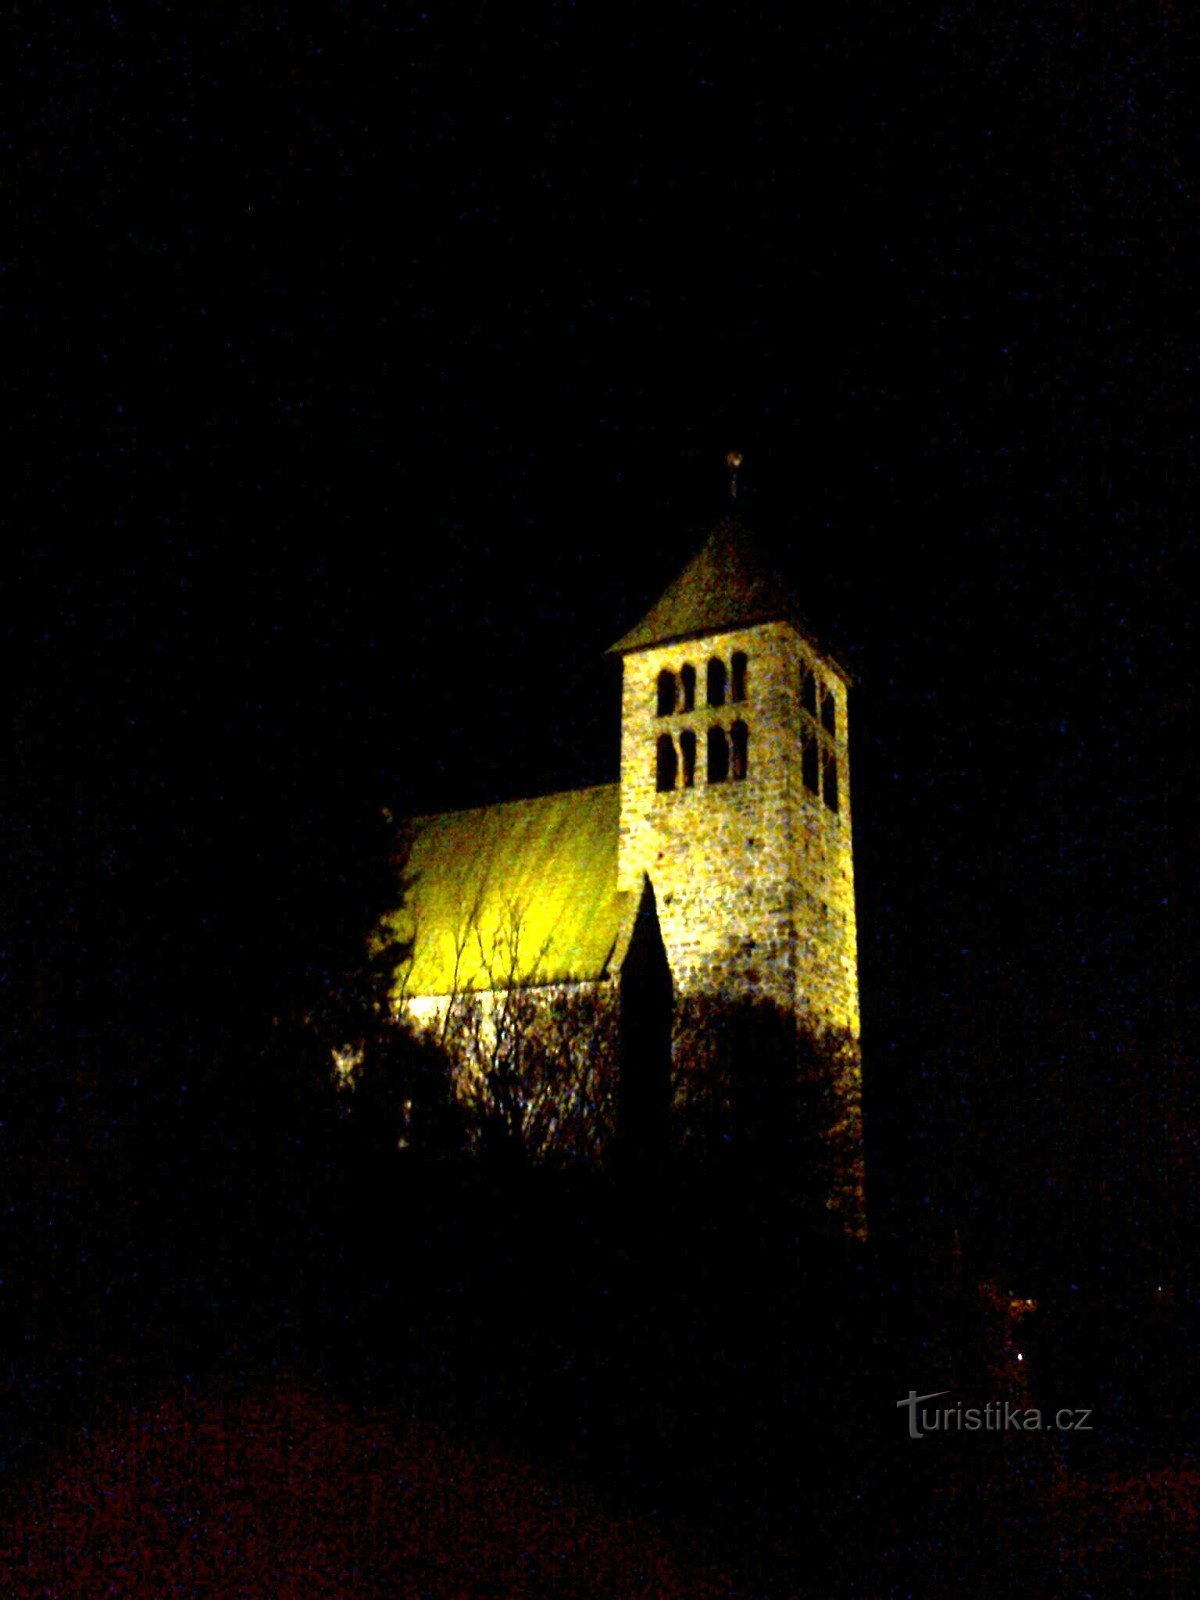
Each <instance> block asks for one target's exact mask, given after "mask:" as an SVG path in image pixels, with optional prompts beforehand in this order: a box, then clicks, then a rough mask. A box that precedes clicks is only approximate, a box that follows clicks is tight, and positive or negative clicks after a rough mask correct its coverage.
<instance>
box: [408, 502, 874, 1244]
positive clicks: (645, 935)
mask: <svg viewBox="0 0 1200 1600" xmlns="http://www.w3.org/2000/svg"><path fill="white" fill-rule="evenodd" d="M610 654H613V655H616V656H617V657H619V658H620V660H621V664H622V680H623V681H622V696H621V764H620V774H619V778H618V781H617V782H615V783H609V784H603V785H599V786H596V787H590V788H584V789H577V790H571V791H568V792H566V793H561V794H550V795H542V796H539V797H537V798H534V799H519V800H512V801H508V802H506V803H502V804H498V805H492V806H487V807H483V808H478V809H474V810H463V811H453V812H447V813H443V814H441V815H436V816H425V817H419V818H416V819H414V820H413V822H412V824H411V828H410V836H409V845H408V854H407V865H406V874H405V898H404V907H403V911H402V912H401V913H399V914H398V918H397V930H398V932H399V933H400V934H401V936H402V937H403V939H404V940H405V942H406V944H407V947H408V951H409V954H408V958H407V960H406V961H405V962H404V965H403V967H402V969H401V971H400V973H399V975H398V980H397V987H396V1004H397V1008H398V1009H399V1010H402V1011H404V1012H406V1013H407V1014H408V1016H409V1017H410V1018H411V1019H413V1020H414V1021H416V1022H417V1023H418V1024H420V1025H423V1026H425V1027H429V1028H435V1029H438V1030H440V1031H441V1032H442V1034H443V1035H444V1036H448V1024H449V1022H450V1020H451V1018H452V1017H453V1016H454V1014H455V1008H456V1007H461V1006H462V1005H463V1004H465V1003H468V1002H469V1003H470V1004H471V1005H472V1006H473V1008H474V1011H475V1014H476V1015H478V1012H479V1008H480V1004H481V1003H482V1004H484V1006H485V1008H486V1009H488V1010H489V1011H490V1012H491V1014H492V1016H493V1025H492V1032H493V1037H494V1035H495V1031H496V1026H497V1024H496V1023H495V1020H494V1019H495V1017H496V1015H497V1013H498V1011H499V1010H501V1009H503V1007H505V1006H507V1005H509V1004H511V1003H512V1001H513V999H514V997H518V996H519V997H521V998H522V999H523V1000H524V1001H526V1002H528V1001H529V1000H530V999H531V998H533V997H538V996H540V997H541V999H542V1000H543V1001H544V1002H546V1003H549V1002H550V1001H551V1000H552V999H553V1000H554V1001H556V1002H559V1003H561V1002H562V1000H563V998H564V997H566V996H572V997H579V996H591V997H597V998H603V997H604V996H610V997H612V998H613V1001H614V1006H615V1014H617V1015H618V1016H619V1023H618V1028H619V1032H620V1033H621V1034H622V1036H623V1037H622V1038H621V1040H620V1056H621V1063H622V1066H621V1071H622V1074H623V1076H624V1078H625V1079H626V1080H627V1081H626V1090H627V1093H626V1095H625V1099H626V1101H627V1102H628V1104H629V1105H632V1106H633V1108H634V1115H635V1118H636V1117H637V1116H638V1115H639V1114H640V1113H639V1112H638V1106H639V1104H640V1105H641V1113H644V1114H645V1115H646V1116H651V1117H652V1112H651V1109H650V1108H651V1107H652V1105H653V1103H654V1102H655V1091H654V1090H652V1089H651V1088H650V1087H648V1086H649V1085H650V1084H651V1083H652V1081H653V1079H654V1076H655V1073H656V1071H657V1070H658V1069H657V1068H656V1066H655V1064H654V1063H655V1059H660V1058H661V1056H662V1052H663V1049H665V1051H666V1055H667V1057H668V1059H669V1055H670V1048H671V1047H670V1016H671V1012H672V1009H674V1011H675V1013H676V1014H677V1015H678V1013H679V1011H680V1008H681V1007H682V1006H685V1005H687V1004H688V1003H689V1002H694V1003H698V1004H703V1003H704V1002H705V1001H706V1000H707V1001H726V1002H737V1003H742V1004H761V1005H763V1006H768V1007H770V1008H772V1010H773V1011H774V1012H775V1013H776V1014H777V1015H780V1016H784V1017H786V1018H788V1019H789V1021H790V1020H792V1019H794V1022H795V1023H796V1024H797V1026H798V1028H800V1029H803V1030H805V1031H806V1033H807V1036H809V1037H812V1036H822V1035H825V1036H836V1037H837V1038H839V1039H840V1040H842V1041H843V1042H845V1043H846V1044H847V1045H848V1048H849V1054H848V1055H847V1052H846V1051H845V1050H843V1052H842V1066H841V1067H840V1069H839V1072H838V1082H837V1085H836V1094H837V1107H838V1109H837V1121H838V1125H839V1133H840V1138H841V1143H842V1147H843V1149H844V1151H845V1152H846V1153H845V1156H844V1161H843V1165H844V1166H845V1167H846V1168H847V1170H846V1171H845V1172H844V1173H843V1174H842V1175H841V1179H840V1181H839V1187H840V1188H842V1189H843V1191H845V1190H847V1189H848V1190H849V1191H850V1192H852V1193H853V1195H854V1196H855V1197H856V1198H855V1199H854V1200H853V1202H852V1206H853V1209H855V1210H856V1211H860V1210H861V1191H862V1184H861V1129H860V1114H859V1105H860V1085H859V1069H858V1053H857V1039H858V1033H859V1002H858V971H857V937H856V924H855V902H854V871H853V855H852V849H851V821H850V817H851V813H850V774H849V766H848V759H847V691H848V688H849V678H848V675H847V673H846V672H845V670H844V669H843V667H842V666H840V665H839V663H838V662H837V661H836V660H835V659H834V658H833V656H832V655H831V654H830V653H829V652H828V651H827V650H825V649H823V648H822V647H821V645H820V644H819V643H818V641H817V640H816V638H815V637H814V636H813V634H812V632H811V630H810V629H809V628H808V626H807V625H806V623H805V621H804V618H803V615H802V612H801V609H800V597H799V596H797V594H796V593H795V590H794V588H793V586H792V585H791V584H790V583H788V582H786V581H785V580H784V578H783V577H782V576H781V575H780V574H779V573H777V572H775V571H773V570H772V568H771V566H770V564H769V563H768V562H767V560H766V559H765V557H764V554H763V551H762V550H761V548H760V547H759V545H758V543H757V542H756V540H755V538H754V536H753V534H752V533H751V532H750V531H749V530H748V529H747V528H746V527H745V526H744V525H743V523H742V521H741V520H740V518H739V517H738V516H736V515H735V514H732V513H731V514H730V515H727V516H725V517H723V518H722V519H721V520H720V521H719V522H718V523H717V525H716V526H715V527H714V528H713V529H712V531H711V533H710V534H709V536H708V538H707V539H706V540H705V542H704V544H703V545H702V547H701V548H700V549H699V550H698V551H697V552H696V554H695V555H694V556H693V558H692V559H691V560H690V561H689V562H688V563H687V565H686V566H685V567H684V568H683V570H682V572H681V573H680V574H679V576H678V577H677V578H676V579H675V581H674V582H673V583H672V584H670V585H669V587H668V588H667V589H666V591H665V592H664V593H663V594H662V595H661V597H660V598H659V599H658V600H657V601H656V602H655V603H654V604H653V605H652V606H651V607H650V609H649V610H648V611H647V612H646V614H645V615H644V616H643V617H642V619H641V620H640V621H639V622H638V623H637V624H636V625H635V626H634V627H632V628H630V629H629V630H628V632H626V633H625V634H624V635H623V636H622V637H621V638H619V639H618V640H617V641H616V643H615V644H613V645H612V646H611V650H610ZM656 996H657V999H656ZM656 1007H657V1009H658V1012H659V1013H660V1014H661V1012H662V1009H663V1008H664V1007H665V1009H666V1022H665V1025H659V1026H657V1028H656V1025H655V1024H654V1023H653V1022H648V1021H647V1020H646V1019H647V1018H648V1017H650V1016H652V1015H653V1014H654V1012H655V1008H656ZM639 1019H640V1020H639ZM664 1026H665V1039H666V1043H665V1046H664V1045H663V1043H662V1041H663V1037H664ZM630 1034H632V1035H634V1036H636V1037H635V1038H628V1037H624V1035H630ZM656 1038H657V1040H658V1044H656V1043H655V1039H656ZM740 1070H744V1071H746V1072H753V1070H754V1062H753V1061H746V1062H745V1064H744V1068H739V1071H740ZM668 1072H669V1067H668V1068H666V1069H664V1070H663V1072H662V1073H661V1074H660V1076H661V1079H662V1085H663V1087H662V1092H661V1093H660V1094H659V1095H658V1099H659V1102H660V1110H661V1112H662V1115H663V1116H664V1117H665V1115H666V1114H667V1112H666V1106H665V1102H664V1100H663V1095H665V1094H667V1093H668V1091H667V1090H666V1088H665V1084H666V1076H667V1073H668ZM639 1097H640V1100H639ZM831 1203H832V1202H831ZM854 1226H855V1229H856V1231H857V1226H858V1225H857V1223H856V1224H855V1225H854Z"/></svg>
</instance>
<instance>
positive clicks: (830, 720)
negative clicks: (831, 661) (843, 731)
mask: <svg viewBox="0 0 1200 1600" xmlns="http://www.w3.org/2000/svg"><path fill="white" fill-rule="evenodd" d="M821 726H822V727H823V728H824V729H825V731H826V733H836V732H837V700H836V698H835V697H834V693H833V690H832V689H831V688H830V687H829V686H828V684H824V683H823V684H822V685H821Z"/></svg>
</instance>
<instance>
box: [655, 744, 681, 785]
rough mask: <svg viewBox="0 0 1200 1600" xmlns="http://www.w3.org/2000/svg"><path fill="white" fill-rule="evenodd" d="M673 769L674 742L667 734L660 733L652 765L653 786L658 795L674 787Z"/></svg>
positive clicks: (674, 758) (674, 765)
mask: <svg viewBox="0 0 1200 1600" xmlns="http://www.w3.org/2000/svg"><path fill="white" fill-rule="evenodd" d="M675 769H676V757H675V741H674V739H672V737H671V735H670V734H669V733H661V734H659V736H658V745H657V749H656V757H655V764H654V785H655V788H656V789H657V790H658V792H659V794H663V793H664V792H665V791H666V790H667V789H673V788H674V787H675Z"/></svg>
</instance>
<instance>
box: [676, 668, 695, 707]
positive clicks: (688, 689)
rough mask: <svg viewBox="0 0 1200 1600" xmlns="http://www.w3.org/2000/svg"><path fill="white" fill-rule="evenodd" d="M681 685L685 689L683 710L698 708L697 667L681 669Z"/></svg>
mask: <svg viewBox="0 0 1200 1600" xmlns="http://www.w3.org/2000/svg"><path fill="white" fill-rule="evenodd" d="M679 687H680V688H681V689H682V690H683V704H682V706H680V708H679V709H680V710H681V711H694V710H695V709H696V669H695V667H692V666H688V667H681V668H680V670H679Z"/></svg>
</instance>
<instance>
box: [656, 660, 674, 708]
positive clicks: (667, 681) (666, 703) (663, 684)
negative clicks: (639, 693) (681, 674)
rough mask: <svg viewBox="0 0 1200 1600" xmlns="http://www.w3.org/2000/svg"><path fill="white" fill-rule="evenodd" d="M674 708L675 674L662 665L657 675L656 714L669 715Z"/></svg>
mask: <svg viewBox="0 0 1200 1600" xmlns="http://www.w3.org/2000/svg"><path fill="white" fill-rule="evenodd" d="M674 709H675V674H674V673H673V672H668V671H667V669H666V668H665V667H664V668H663V670H662V671H661V672H660V673H659V675H658V714H659V716H660V717H669V716H670V715H671V713H672V711H674Z"/></svg>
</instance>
